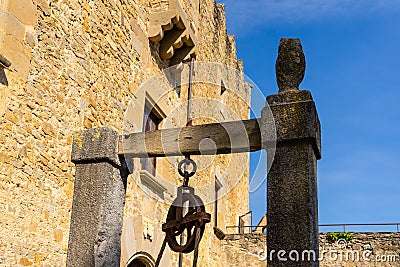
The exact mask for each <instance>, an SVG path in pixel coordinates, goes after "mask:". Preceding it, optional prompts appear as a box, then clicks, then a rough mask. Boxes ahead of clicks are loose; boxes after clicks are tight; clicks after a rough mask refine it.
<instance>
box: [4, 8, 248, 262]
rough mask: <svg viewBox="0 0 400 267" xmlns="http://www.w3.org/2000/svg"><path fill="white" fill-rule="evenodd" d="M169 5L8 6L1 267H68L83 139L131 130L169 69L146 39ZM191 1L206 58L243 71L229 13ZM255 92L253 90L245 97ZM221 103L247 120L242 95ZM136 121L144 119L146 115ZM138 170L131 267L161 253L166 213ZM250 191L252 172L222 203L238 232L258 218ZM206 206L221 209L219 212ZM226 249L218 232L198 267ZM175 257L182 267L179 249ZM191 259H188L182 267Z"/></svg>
mask: <svg viewBox="0 0 400 267" xmlns="http://www.w3.org/2000/svg"><path fill="white" fill-rule="evenodd" d="M168 2H169V1H157V0H154V1H145V0H134V1H126V0H110V1H100V0H68V1H65V0H18V1H15V0H8V1H7V0H3V1H1V6H0V54H1V55H2V56H3V57H5V58H6V59H8V60H9V61H10V62H11V67H10V68H8V69H6V70H1V71H0V75H1V79H0V81H1V85H0V90H1V91H0V141H1V144H2V145H1V147H0V194H1V195H0V214H3V216H2V219H1V220H0V229H1V230H0V235H1V242H0V266H2V267H4V266H13V267H14V266H65V262H66V252H67V244H68V234H69V220H70V213H71V207H72V197H73V189H74V165H73V164H72V163H71V161H70V158H71V155H70V154H71V143H72V138H73V134H74V133H76V132H77V131H80V130H83V129H89V128H93V127H102V126H105V127H114V128H116V129H118V130H119V131H120V132H122V126H123V121H124V114H125V111H126V109H127V107H128V105H129V101H130V100H131V99H132V97H133V95H134V94H135V93H136V92H137V91H138V89H139V87H140V86H141V85H142V84H143V83H144V82H145V81H146V80H148V79H149V78H150V77H152V76H153V75H154V74H156V73H158V72H159V71H160V70H161V69H164V68H166V67H168V66H169V61H168V60H164V59H162V58H160V56H159V55H158V52H157V51H158V49H159V47H158V45H157V44H154V43H151V42H150V41H149V39H148V36H147V29H148V23H149V16H150V14H151V13H152V12H154V11H156V10H160V9H163V8H166V7H167V6H168ZM181 4H182V5H183V7H184V9H185V10H189V5H190V6H192V5H196V6H198V8H199V9H196V10H198V11H196V12H195V15H193V14H191V16H193V17H194V19H193V22H194V25H195V28H196V29H197V31H196V35H197V39H198V44H197V60H198V61H213V62H220V63H224V64H227V65H229V66H231V67H233V68H236V69H238V70H242V69H243V67H242V63H241V62H240V61H239V60H237V59H236V47H235V40H234V38H233V36H231V35H227V33H226V25H225V14H224V8H223V6H222V5H220V4H215V1H213V0H207V1H200V3H199V2H197V1H181ZM190 10H191V11H190V12H192V13H193V12H194V11H193V9H190ZM214 89H215V88H214ZM214 89H210V91H209V92H207V91H201V92H200V93H194V97H198V96H201V95H206V96H210V97H213V98H219V97H220V96H219V94H218V93H216V91H213V90H214ZM183 90H184V88H183ZM196 94H198V95H196ZM241 94H242V93H241ZM182 95H184V92H183V91H182ZM248 96H249V95H248V93H247V94H246V92H244V99H247V100H248ZM184 100H185V99H184V97H183V98H182V99H181V100H179V99H178V98H177V96H176V95H174V96H173V98H172V100H171V103H170V104H168V105H169V106H168V105H167V107H166V108H167V109H171V110H172V109H173V108H174V107H175V106H176V105H177V103H179V101H184ZM221 101H224V103H226V104H227V105H231V106H232V108H233V109H234V110H235V111H236V112H237V113H238V114H239V115H240V117H241V118H243V119H244V118H247V117H248V116H249V111H248V108H246V107H243V105H238V102H237V101H235V94H230V93H228V94H225V95H224V96H223V99H222V100H221ZM230 103H231V104H230ZM195 112H196V111H195ZM198 112H201V109H200V110H199V111H198ZM195 115H197V114H195ZM137 116H139V117H142V116H143V108H140V110H139V111H138V114H137ZM224 119H225V120H229V116H228V117H226V118H224ZM195 123H202V121H201V120H199V121H197V122H195ZM137 130H140V129H137ZM229 160H230V157H229V156H218V158H217V159H216V162H217V164H219V163H220V164H221V168H223V166H224V164H225V163H226V162H227V161H229ZM241 162H248V156H247V155H243V158H242V161H241ZM158 164H159V165H160V166H163V168H161V171H162V172H164V173H167V174H168V173H170V175H171V177H172V176H174V175H176V171H175V170H172V169H173V168H171V166H170V164H169V162H168V161H167V160H165V159H160V160H159V162H158ZM138 165H139V164H138V161H136V166H138ZM239 167H240V166H238V168H239ZM240 168H241V169H243V167H240ZM245 168H248V166H246V167H245ZM231 171H232V172H234V171H235V170H234V169H232V170H231ZM215 172H216V171H215V165H212V166H210V167H209V168H207V169H206V170H204V171H203V173H202V175H209V176H210V177H213V176H215V175H216V174H215ZM138 175H139V174H138V172H137V170H136V172H135V173H134V175H132V176H130V177H129V179H128V187H127V199H126V208H125V217H126V221H125V228H124V237H123V244H122V254H123V257H122V260H123V262H122V263H121V265H122V266H124V265H125V263H127V262H128V261H129V259H130V258H131V256H132V254H134V253H137V252H140V251H144V252H147V251H151V252H152V253H151V254H152V256H153V257H154V254H155V253H157V252H158V249H159V247H160V242H161V241H160V240H161V238H162V236H160V233H159V231H158V230H157V229H159V227H160V224H161V223H162V222H163V220H165V215H166V211H167V208H168V206H167V205H166V204H164V203H162V202H161V201H159V200H157V198H156V197H155V198H152V197H148V193H146V194H145V193H143V191H141V189H140V188H139V185H138V184H137V182H136V181H137V180H138ZM196 179H198V178H196ZM247 186H248V170H246V172H245V175H243V177H241V179H240V181H239V185H238V186H236V187H235V188H234V189H233V190H232V191H231V192H230V193H229V194H228V195H227V196H226V197H225V198H223V199H221V200H220V204H219V206H220V207H221V210H220V211H219V212H218V214H219V224H220V225H219V226H220V227H221V228H223V227H224V226H225V225H236V224H237V217H238V216H239V215H242V214H244V213H245V212H247V211H248V188H247ZM207 210H208V212H210V213H213V205H208V206H207ZM157 231H158V232H157ZM152 235H153V236H152ZM148 236H152V237H151V238H147V237H148ZM218 244H219V243H218V240H217V239H216V238H215V237H214V235H213V233H212V227H211V226H210V227H208V228H207V230H206V233H205V238H204V240H203V241H202V244H201V245H202V251H201V253H200V258H199V264H200V266H216V264H217V263H221V253H222V252H221V249H220V247H219V245H218ZM167 253H169V254H170V257H166V258H168V262H169V263H170V264H171V265H172V266H174V265H175V264H176V261H177V257H176V254H174V253H171V252H167ZM209 255H211V258H210V257H209ZM225 258H226V257H225ZM189 261H190V257H185V261H184V266H189ZM168 266H169V265H168ZM226 266H227V265H226Z"/></svg>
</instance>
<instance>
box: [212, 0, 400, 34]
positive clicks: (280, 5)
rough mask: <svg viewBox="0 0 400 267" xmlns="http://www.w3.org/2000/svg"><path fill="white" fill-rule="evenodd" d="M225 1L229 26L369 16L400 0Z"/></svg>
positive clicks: (398, 5)
mask: <svg viewBox="0 0 400 267" xmlns="http://www.w3.org/2000/svg"><path fill="white" fill-rule="evenodd" d="M219 2H221V3H224V4H225V5H226V11H227V13H228V22H229V24H230V25H229V26H230V27H231V28H233V29H234V30H241V29H244V28H247V27H249V26H253V27H254V26H258V25H262V24H266V23H268V24H275V25H276V24H278V23H288V22H289V23H291V22H292V23H293V22H295V23H301V22H308V21H313V20H319V19H321V18H327V17H328V18H329V17H332V18H344V17H350V18H351V17H354V16H369V15H373V14H377V13H379V12H382V11H383V12H384V11H386V10H393V9H400V0H380V1H376V0H220V1H219Z"/></svg>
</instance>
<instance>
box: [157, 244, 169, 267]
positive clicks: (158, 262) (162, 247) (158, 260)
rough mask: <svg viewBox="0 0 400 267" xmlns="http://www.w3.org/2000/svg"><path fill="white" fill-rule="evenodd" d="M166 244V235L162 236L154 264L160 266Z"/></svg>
mask: <svg viewBox="0 0 400 267" xmlns="http://www.w3.org/2000/svg"><path fill="white" fill-rule="evenodd" d="M166 245H167V237H165V238H164V241H163V244H162V246H161V249H160V252H159V253H158V257H157V261H156V266H155V267H158V266H160V262H161V258H162V256H163V254H164V250H165V246H166Z"/></svg>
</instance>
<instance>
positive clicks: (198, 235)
mask: <svg viewBox="0 0 400 267" xmlns="http://www.w3.org/2000/svg"><path fill="white" fill-rule="evenodd" d="M196 225H197V226H198V227H197V231H196V240H195V243H194V255H193V267H196V266H197V259H198V257H199V244H200V239H201V227H200V225H199V223H196Z"/></svg>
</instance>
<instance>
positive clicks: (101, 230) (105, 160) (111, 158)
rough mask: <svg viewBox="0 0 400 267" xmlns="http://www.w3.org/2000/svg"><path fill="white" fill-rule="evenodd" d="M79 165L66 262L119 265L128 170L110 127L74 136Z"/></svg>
mask: <svg viewBox="0 0 400 267" xmlns="http://www.w3.org/2000/svg"><path fill="white" fill-rule="evenodd" d="M72 162H74V163H75V165H76V175H75V186H74V198H73V204H72V215H71V226H70V235H69V241H68V254H67V266H68V267H91V266H119V265H120V255H121V241H120V239H121V233H122V222H123V214H124V205H125V189H126V178H127V175H128V173H127V172H126V171H125V170H126V168H125V167H126V166H125V164H124V161H123V159H122V158H121V159H120V158H119V157H118V132H116V131H114V130H113V129H110V128H98V129H91V130H86V131H83V132H81V133H79V134H77V135H75V136H74V142H73V145H72Z"/></svg>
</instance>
